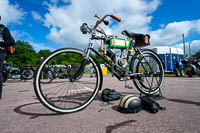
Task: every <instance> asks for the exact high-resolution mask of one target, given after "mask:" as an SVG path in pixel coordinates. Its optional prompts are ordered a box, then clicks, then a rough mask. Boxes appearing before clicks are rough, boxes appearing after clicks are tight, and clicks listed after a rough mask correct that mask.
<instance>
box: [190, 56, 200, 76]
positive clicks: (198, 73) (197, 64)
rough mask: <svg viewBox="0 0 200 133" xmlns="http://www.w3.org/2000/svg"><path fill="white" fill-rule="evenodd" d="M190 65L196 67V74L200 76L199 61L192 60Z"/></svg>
mask: <svg viewBox="0 0 200 133" xmlns="http://www.w3.org/2000/svg"><path fill="white" fill-rule="evenodd" d="M192 65H194V66H195V67H196V74H197V75H198V76H200V60H199V61H198V60H196V59H195V60H193V61H192Z"/></svg>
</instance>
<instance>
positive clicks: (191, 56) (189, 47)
mask: <svg viewBox="0 0 200 133" xmlns="http://www.w3.org/2000/svg"><path fill="white" fill-rule="evenodd" d="M191 43H192V42H190V43H189V52H190V59H191V58H192V53H191V46H190V44H191Z"/></svg>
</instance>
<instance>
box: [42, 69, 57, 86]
mask: <svg viewBox="0 0 200 133" xmlns="http://www.w3.org/2000/svg"><path fill="white" fill-rule="evenodd" d="M55 78H56V76H55V73H54V72H53V71H52V70H51V68H49V67H44V68H43V71H42V73H41V79H43V80H40V82H41V83H42V84H49V83H51V82H52V81H53V79H55Z"/></svg>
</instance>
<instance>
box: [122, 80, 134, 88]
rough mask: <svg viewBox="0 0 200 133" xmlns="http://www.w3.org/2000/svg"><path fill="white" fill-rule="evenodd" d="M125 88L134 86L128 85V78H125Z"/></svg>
mask: <svg viewBox="0 0 200 133" xmlns="http://www.w3.org/2000/svg"><path fill="white" fill-rule="evenodd" d="M124 87H125V88H128V89H133V87H132V86H130V85H128V84H127V79H126V78H125V85H124Z"/></svg>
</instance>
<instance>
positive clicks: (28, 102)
mask: <svg viewBox="0 0 200 133" xmlns="http://www.w3.org/2000/svg"><path fill="white" fill-rule="evenodd" d="M129 85H133V83H132V82H129ZM102 88H110V89H115V90H116V91H118V92H120V93H121V94H122V95H127V94H133V95H134V96H139V95H140V93H139V91H138V90H137V89H136V88H135V87H134V86H133V89H125V88H124V82H120V81H118V80H117V79H116V78H112V77H110V76H104V81H103V87H102ZM162 94H163V96H164V97H165V99H162V100H158V101H157V102H158V103H159V104H160V105H161V106H163V107H166V110H161V111H159V112H158V113H156V114H152V113H150V112H147V111H145V110H142V111H140V112H138V113H135V114H124V113H120V112H118V111H117V107H118V104H119V100H117V101H112V102H109V103H106V102H102V101H101V100H100V96H99V95H98V96H97V97H96V99H95V100H94V101H93V102H92V103H91V104H90V105H89V106H88V107H87V108H85V109H84V110H82V111H80V112H76V113H72V114H64V115H59V114H56V113H54V112H52V111H50V110H48V109H46V108H45V107H44V106H43V105H42V104H41V103H40V102H39V101H38V100H37V98H36V96H35V93H34V90H33V82H32V80H29V81H26V82H24V81H20V80H8V81H7V82H6V83H5V84H4V88H3V97H2V99H1V100H0V133H142V132H145V133H199V132H200V126H199V125H200V78H199V77H195V78H187V77H183V78H177V77H166V78H165V82H164V84H163V87H162Z"/></svg>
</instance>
